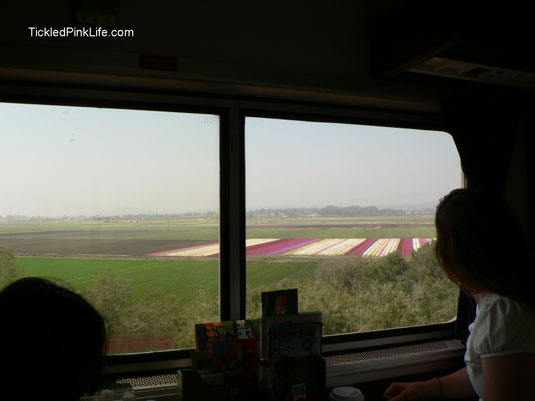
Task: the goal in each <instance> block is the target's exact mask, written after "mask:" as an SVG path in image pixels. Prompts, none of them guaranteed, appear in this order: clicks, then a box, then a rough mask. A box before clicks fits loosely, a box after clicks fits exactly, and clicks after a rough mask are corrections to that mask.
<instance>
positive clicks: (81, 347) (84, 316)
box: [0, 278, 106, 401]
mask: <svg viewBox="0 0 535 401" xmlns="http://www.w3.org/2000/svg"><path fill="white" fill-rule="evenodd" d="M0 319H1V322H2V327H1V330H0V344H1V346H2V351H1V355H2V358H1V359H0V361H1V363H2V364H3V365H4V370H5V373H3V374H2V375H1V376H0V377H2V379H1V383H0V387H1V389H2V390H1V391H2V393H3V395H6V398H5V399H6V400H8V399H9V400H30V399H50V400H58V401H74V400H78V399H79V398H80V397H81V396H82V395H84V394H86V393H87V394H88V393H94V392H95V391H96V390H97V388H98V384H99V380H100V373H101V366H102V362H103V358H104V353H105V343H106V325H105V321H104V319H103V317H102V316H101V315H100V314H99V313H98V312H97V310H96V309H95V308H94V307H93V306H92V305H91V304H90V303H89V302H87V301H86V300H85V299H84V298H83V297H82V296H80V295H78V294H76V293H75V292H73V291H71V290H69V289H67V288H64V287H62V286H59V285H57V284H55V283H53V282H51V281H49V280H46V279H41V278H23V279H20V280H17V281H15V282H13V283H11V284H10V285H8V286H7V287H5V288H4V289H3V290H2V291H0ZM7 395H8V396H7Z"/></svg>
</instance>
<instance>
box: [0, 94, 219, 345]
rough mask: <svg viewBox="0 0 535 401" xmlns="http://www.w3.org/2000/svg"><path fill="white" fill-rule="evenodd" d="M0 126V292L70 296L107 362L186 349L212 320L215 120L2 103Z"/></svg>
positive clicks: (214, 295) (216, 275)
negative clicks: (32, 279)
mask: <svg viewBox="0 0 535 401" xmlns="http://www.w3.org/2000/svg"><path fill="white" fill-rule="evenodd" d="M0 116H1V117H0V138H1V144H2V145H1V146H0V172H1V173H0V177H1V184H0V185H1V187H2V197H1V199H0V250H1V251H2V252H1V253H0V256H1V257H2V260H1V263H2V264H4V265H5V266H0V267H2V268H1V269H0V274H1V275H2V277H0V285H5V284H6V283H8V282H10V281H12V280H14V279H16V278H18V277H24V276H44V277H48V278H51V279H53V280H59V281H60V282H61V283H63V284H65V285H67V286H69V287H70V288H72V289H74V290H75V291H78V292H80V293H81V294H82V295H84V296H85V297H86V298H88V299H89V300H90V301H91V302H92V303H93V304H95V306H96V307H97V309H99V310H100V311H101V312H102V313H103V315H104V316H105V317H106V318H107V320H108V321H109V323H110V333H109V334H110V338H109V345H108V353H109V354H120V353H137V352H143V351H154V350H168V349H176V348H191V347H194V344H195V342H194V335H193V324H194V323H196V322H198V321H211V320H217V319H218V318H219V298H218V286H219V262H218V256H217V255H218V246H217V243H218V241H219V118H218V116H214V115H208V114H189V113H175V112H160V111H139V110H123V109H104V108H89V107H63V106H45V105H28V104H10V103H0ZM199 249H202V250H203V253H204V254H206V252H207V251H206V249H210V255H211V258H209V259H206V258H196V256H197V255H198V253H199ZM8 265H9V266H8ZM4 267H9V268H4Z"/></svg>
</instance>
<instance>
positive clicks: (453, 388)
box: [384, 368, 486, 401]
mask: <svg viewBox="0 0 535 401" xmlns="http://www.w3.org/2000/svg"><path fill="white" fill-rule="evenodd" d="M384 396H385V398H386V399H387V400H389V401H405V400H407V401H408V400H423V399H426V398H438V399H440V398H441V397H442V396H443V397H444V398H467V397H475V396H477V394H476V392H475V391H474V388H473V387H472V383H470V378H469V377H468V372H467V371H466V368H463V369H460V370H458V371H456V372H454V373H452V374H450V375H447V376H443V377H441V378H439V379H437V378H433V379H430V380H427V381H423V382H413V383H392V384H391V385H390V386H389V387H388V388H387V389H386V391H385V393H384ZM485 401H486V400H485Z"/></svg>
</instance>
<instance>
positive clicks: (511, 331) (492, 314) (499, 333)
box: [472, 294, 535, 357]
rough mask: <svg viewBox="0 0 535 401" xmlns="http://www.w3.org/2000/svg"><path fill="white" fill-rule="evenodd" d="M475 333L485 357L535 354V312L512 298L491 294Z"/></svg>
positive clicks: (478, 315)
mask: <svg viewBox="0 0 535 401" xmlns="http://www.w3.org/2000/svg"><path fill="white" fill-rule="evenodd" d="M472 334H474V336H475V338H474V340H475V341H474V346H475V347H476V349H478V351H479V353H480V354H481V357H485V356H498V355H510V354H514V353H521V352H535V312H534V310H533V309H531V308H530V307H528V306H526V305H524V304H522V303H520V302H517V301H515V300H513V299H511V298H507V297H503V296H500V295H496V294H487V295H486V296H485V299H484V300H483V302H482V303H481V305H480V307H479V308H478V313H477V317H476V321H475V322H474V327H473V331H472Z"/></svg>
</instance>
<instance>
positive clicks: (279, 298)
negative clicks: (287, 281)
mask: <svg viewBox="0 0 535 401" xmlns="http://www.w3.org/2000/svg"><path fill="white" fill-rule="evenodd" d="M297 313H298V305H297V288H293V289H288V290H279V291H266V292H263V293H262V316H284V315H297Z"/></svg>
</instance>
